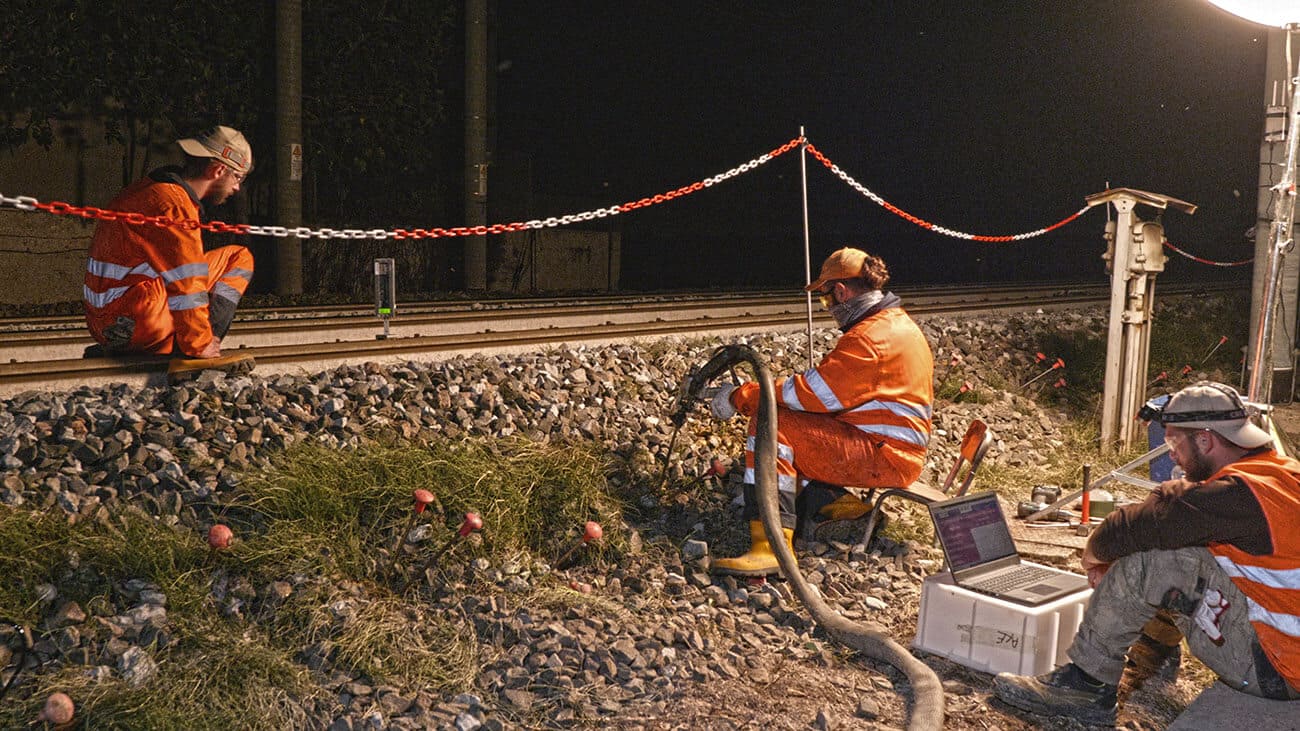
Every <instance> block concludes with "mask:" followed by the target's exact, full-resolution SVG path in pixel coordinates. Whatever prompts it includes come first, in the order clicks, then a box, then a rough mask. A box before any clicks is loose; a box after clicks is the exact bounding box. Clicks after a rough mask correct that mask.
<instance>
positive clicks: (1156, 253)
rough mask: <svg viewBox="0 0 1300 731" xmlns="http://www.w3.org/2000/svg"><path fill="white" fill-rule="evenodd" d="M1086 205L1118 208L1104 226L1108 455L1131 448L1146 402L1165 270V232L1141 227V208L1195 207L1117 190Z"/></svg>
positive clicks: (1104, 441)
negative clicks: (1158, 279) (1158, 280)
mask: <svg viewBox="0 0 1300 731" xmlns="http://www.w3.org/2000/svg"><path fill="white" fill-rule="evenodd" d="M1087 201H1088V205H1090V206H1095V205H1114V206H1115V211H1116V213H1117V214H1118V215H1117V216H1116V220H1115V221H1107V222H1106V241H1107V242H1108V251H1107V254H1106V256H1105V257H1103V258H1109V259H1110V270H1111V279H1110V323H1109V327H1108V329H1107V333H1106V375H1105V379H1106V380H1105V383H1104V386H1103V388H1104V391H1103V394H1102V416H1101V447H1102V450H1103V451H1105V452H1109V451H1111V450H1114V449H1115V448H1116V447H1119V448H1121V449H1128V448H1129V447H1130V446H1132V443H1133V440H1134V435H1135V428H1134V421H1133V417H1134V416H1135V415H1136V414H1137V412H1138V409H1139V408H1140V407H1141V405H1142V402H1143V399H1144V398H1145V396H1146V371H1147V363H1148V360H1149V357H1150V356H1149V349H1150V345H1151V308H1152V306H1153V305H1154V304H1155V275H1156V273H1158V272H1161V271H1163V270H1164V264H1165V255H1164V250H1163V246H1164V240H1165V239H1164V227H1163V226H1162V225H1161V224H1160V223H1159V222H1156V221H1141V220H1139V219H1138V217H1137V215H1136V214H1135V213H1134V209H1135V208H1136V207H1137V206H1138V205H1139V204H1141V205H1146V206H1151V207H1153V208H1157V209H1160V210H1167V209H1169V208H1173V209H1176V210H1179V211H1182V212H1183V213H1187V214H1191V213H1194V212H1195V211H1196V206H1195V205H1193V204H1191V203H1188V202H1186V201H1181V200H1178V199H1177V198H1171V197H1169V196H1166V195H1160V194H1158V193H1148V192H1146V191H1143V190H1135V189H1133V188H1113V189H1108V190H1106V191H1103V192H1101V193H1097V194H1095V195H1090V196H1088V198H1087Z"/></svg>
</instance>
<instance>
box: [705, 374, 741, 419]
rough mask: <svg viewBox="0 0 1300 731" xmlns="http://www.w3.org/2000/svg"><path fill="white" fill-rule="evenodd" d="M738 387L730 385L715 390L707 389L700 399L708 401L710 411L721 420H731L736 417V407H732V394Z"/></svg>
mask: <svg viewBox="0 0 1300 731" xmlns="http://www.w3.org/2000/svg"><path fill="white" fill-rule="evenodd" d="M735 390H736V387H735V386H734V385H732V384H730V383H728V384H727V385H725V386H717V387H715V388H706V389H704V390H703V391H702V392H701V393H700V397H701V398H703V399H708V401H709V411H712V412H713V415H714V416H716V417H718V418H719V419H730V418H731V417H733V416H735V415H736V407H735V406H732V405H731V392H732V391H735Z"/></svg>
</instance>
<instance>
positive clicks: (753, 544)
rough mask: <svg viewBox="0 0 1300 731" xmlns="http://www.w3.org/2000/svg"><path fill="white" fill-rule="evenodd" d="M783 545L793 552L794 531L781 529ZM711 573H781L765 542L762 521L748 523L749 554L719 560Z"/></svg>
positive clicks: (765, 534) (749, 574)
mask: <svg viewBox="0 0 1300 731" xmlns="http://www.w3.org/2000/svg"><path fill="white" fill-rule="evenodd" d="M781 533H783V534H784V535H785V543H786V545H787V546H789V547H790V550H791V551H792V552H793V551H794V530H793V529H791V528H782V529H781ZM713 572H714V573H717V574H731V575H733V576H769V575H771V574H778V573H780V572H781V567H780V566H779V565H778V564H777V562H776V554H775V553H772V545H771V544H770V543H768V542H767V532H766V531H764V530H763V521H761V520H751V521H749V552H748V553H745V554H744V555H741V556H737V557H735V558H720V559H718V560H717V561H714V562H713Z"/></svg>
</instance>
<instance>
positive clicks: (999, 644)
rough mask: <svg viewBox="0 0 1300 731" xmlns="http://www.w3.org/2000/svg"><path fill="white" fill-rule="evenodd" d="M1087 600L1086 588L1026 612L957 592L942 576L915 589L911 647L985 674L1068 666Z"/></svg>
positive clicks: (1011, 604)
mask: <svg viewBox="0 0 1300 731" xmlns="http://www.w3.org/2000/svg"><path fill="white" fill-rule="evenodd" d="M1091 596H1092V590H1091V589H1086V590H1084V591H1080V592H1076V593H1074V594H1068V595H1066V596H1063V597H1061V598H1060V599H1056V600H1053V601H1050V602H1048V603H1046V604H1040V605H1038V606H1036V607H1030V606H1025V605H1023V604H1017V603H1015V602H1009V601H1004V600H1002V599H998V598H996V597H991V596H988V595H986V594H980V593H978V592H974V591H970V590H969V589H963V588H961V587H960V586H957V585H956V584H954V583H953V582H952V574H950V573H948V572H946V571H945V572H943V573H940V574H935V575H933V576H929V577H927V578H926V579H925V581H924V582H923V583H922V585H921V610H920V612H919V614H918V616H917V625H916V639H915V640H914V641H913V642H912V646H913V647H916V648H917V649H920V650H924V651H926V652H930V653H933V654H935V655H942V656H943V657H946V658H948V659H949V660H952V661H953V662H957V663H960V664H962V665H965V666H966V667H970V668H975V669H976V670H982V671H984V672H987V673H1001V672H1010V673H1016V674H1017V675H1041V674H1043V673H1046V672H1050V671H1051V670H1052V669H1054V668H1056V667H1057V666H1059V665H1064V664H1065V663H1067V662H1069V659H1068V658H1066V656H1065V651H1066V650H1067V649H1068V648H1069V647H1070V643H1071V642H1072V641H1073V640H1074V633H1075V631H1076V630H1078V629H1079V623H1080V622H1081V621H1082V620H1083V610H1084V608H1085V607H1087V606H1088V598H1089V597H1091Z"/></svg>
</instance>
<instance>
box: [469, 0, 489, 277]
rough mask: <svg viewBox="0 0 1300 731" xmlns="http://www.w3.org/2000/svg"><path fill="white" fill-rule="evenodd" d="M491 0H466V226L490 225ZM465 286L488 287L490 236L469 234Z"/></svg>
mask: <svg viewBox="0 0 1300 731" xmlns="http://www.w3.org/2000/svg"><path fill="white" fill-rule="evenodd" d="M487 15H488V3H487V0H465V225H466V226H471V227H472V226H483V225H486V224H487V201H488V191H487V183H488V181H487V168H488V160H487V57H488V43H487V33H488V31H487ZM465 289H467V290H470V291H475V292H481V291H484V290H486V289H487V237H486V236H466V237H465Z"/></svg>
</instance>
